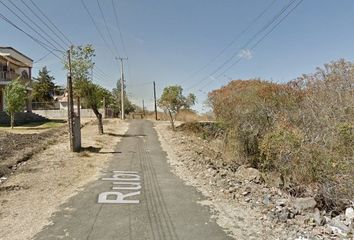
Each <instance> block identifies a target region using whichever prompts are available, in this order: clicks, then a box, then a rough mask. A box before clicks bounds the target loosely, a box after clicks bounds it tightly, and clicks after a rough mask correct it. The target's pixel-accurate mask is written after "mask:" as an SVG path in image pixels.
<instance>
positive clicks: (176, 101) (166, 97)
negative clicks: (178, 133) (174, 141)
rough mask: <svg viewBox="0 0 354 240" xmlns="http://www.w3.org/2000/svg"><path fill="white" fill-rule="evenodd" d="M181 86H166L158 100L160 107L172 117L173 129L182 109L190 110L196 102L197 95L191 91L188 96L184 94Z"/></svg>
mask: <svg viewBox="0 0 354 240" xmlns="http://www.w3.org/2000/svg"><path fill="white" fill-rule="evenodd" d="M182 91H183V89H182V87H181V86H178V85H176V86H169V87H165V88H164V90H163V92H162V95H161V97H160V99H159V101H158V105H159V107H160V108H162V109H163V110H164V112H165V113H166V114H167V115H168V116H169V117H170V122H171V126H172V129H173V130H175V124H174V122H175V119H176V116H177V114H178V113H179V112H180V111H181V110H182V109H186V110H189V109H190V108H191V107H192V106H193V105H194V104H195V100H196V97H195V95H194V94H193V93H190V94H189V95H188V96H187V97H185V96H183V94H182Z"/></svg>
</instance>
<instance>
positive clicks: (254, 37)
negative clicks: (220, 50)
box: [188, 0, 297, 90]
mask: <svg viewBox="0 0 354 240" xmlns="http://www.w3.org/2000/svg"><path fill="white" fill-rule="evenodd" d="M296 1H297V0H291V1H290V2H289V3H288V4H287V5H286V6H284V7H283V8H282V9H281V10H280V12H278V13H277V14H276V15H275V16H274V17H273V18H272V19H271V20H270V21H269V22H268V23H266V24H265V25H264V26H263V27H262V28H261V29H260V30H259V31H257V32H256V33H255V34H254V35H252V37H251V38H250V39H249V40H248V41H247V42H246V43H245V44H244V45H243V46H242V47H241V48H239V49H238V50H237V51H235V52H234V53H233V54H232V55H231V57H229V58H228V59H226V60H225V61H224V62H223V63H222V64H221V65H220V66H218V67H217V68H216V69H214V71H213V72H211V73H210V74H209V75H208V76H206V77H204V78H202V79H201V80H199V81H198V82H196V83H194V84H193V85H191V86H190V87H189V88H188V90H190V89H193V88H195V87H196V86H198V85H199V84H201V83H202V82H204V81H205V80H206V79H208V78H210V77H211V76H213V75H214V74H216V73H217V72H219V71H220V70H221V69H222V68H223V67H225V66H226V65H227V64H228V63H230V62H231V61H232V60H233V59H234V58H235V57H236V56H237V55H239V53H240V51H241V50H242V49H246V48H247V46H248V45H249V44H250V43H252V42H253V41H254V40H255V39H257V37H258V36H259V35H260V34H261V33H263V32H264V31H265V30H267V29H268V28H269V27H270V26H272V24H274V23H275V22H276V21H277V20H278V19H279V18H280V17H281V16H282V15H283V14H284V12H286V11H287V10H288V9H289V8H290V6H291V5H293V4H294V2H296ZM241 59H242V57H241V56H239V57H238V59H237V60H236V63H238V62H240V61H241Z"/></svg>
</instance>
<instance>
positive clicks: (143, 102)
mask: <svg viewBox="0 0 354 240" xmlns="http://www.w3.org/2000/svg"><path fill="white" fill-rule="evenodd" d="M143 114H144V115H145V105H144V99H143Z"/></svg>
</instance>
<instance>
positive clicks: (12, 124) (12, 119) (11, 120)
mask: <svg viewBox="0 0 354 240" xmlns="http://www.w3.org/2000/svg"><path fill="white" fill-rule="evenodd" d="M10 125H11V128H14V126H15V114H14V113H11V114H10Z"/></svg>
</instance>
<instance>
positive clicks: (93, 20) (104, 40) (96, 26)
mask: <svg viewBox="0 0 354 240" xmlns="http://www.w3.org/2000/svg"><path fill="white" fill-rule="evenodd" d="M81 3H82V5H83V7H84V9H85V10H86V12H87V14H88V15H89V17H90V19H91V21H92V23H93V25H94V26H95V28H96V30H97V32H98V34H99V35H100V37H101V38H102V40H103V42H104V44H105V46H106V47H107V49H108V51H109V52H110V53H111V54H112V55H113V57H116V56H114V54H113V53H112V50H111V48H110V46H109V44H108V42H107V40H106V38H105V37H104V35H103V34H102V32H101V30H100V29H99V27H98V25H97V24H96V21H95V19H94V18H93V16H92V15H91V12H90V10H89V9H88V7H87V6H86V4H85V2H84V1H83V0H81Z"/></svg>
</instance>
